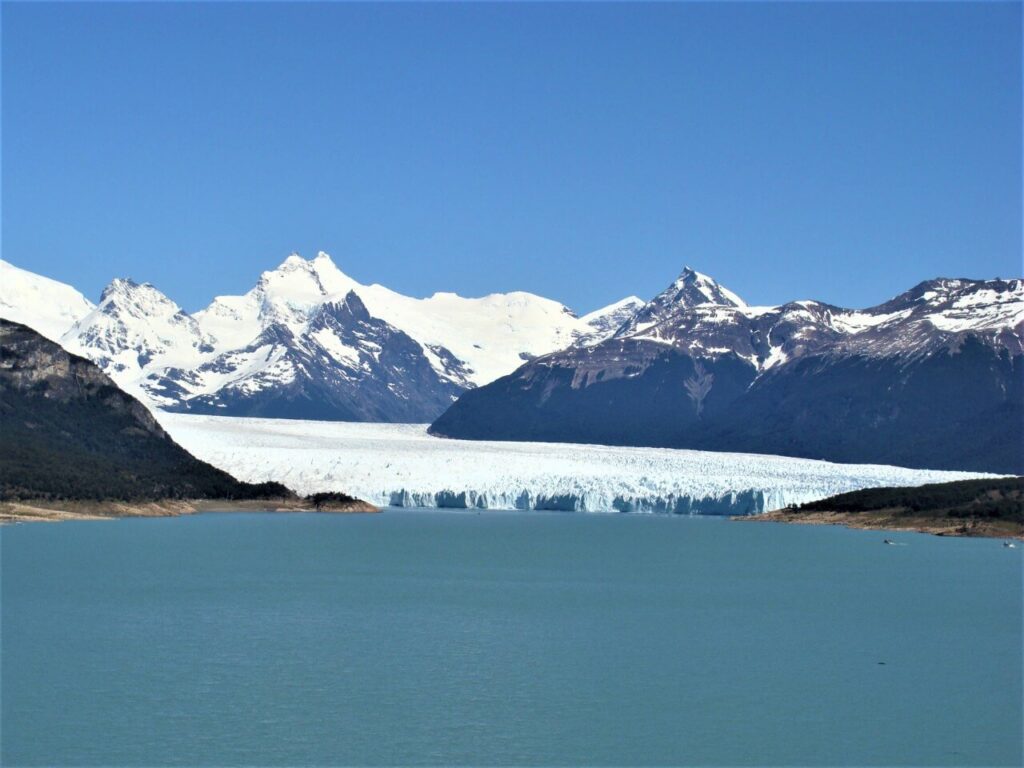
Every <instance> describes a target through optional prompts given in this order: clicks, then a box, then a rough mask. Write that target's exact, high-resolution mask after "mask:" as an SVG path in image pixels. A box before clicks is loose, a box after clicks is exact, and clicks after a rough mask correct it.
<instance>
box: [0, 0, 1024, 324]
mask: <svg viewBox="0 0 1024 768" xmlns="http://www.w3.org/2000/svg"><path fill="white" fill-rule="evenodd" d="M2 14H3V39H2V42H3V53H2V57H3V58H2V65H3V83H2V86H3V95H2V107H3V116H2V117H3V119H2V131H3V134H2V140H3V147H2V149H3V156H2V161H3V166H2V174H3V178H2V182H3V190H2V191H3V212H2V216H3V220H2V225H3V237H2V246H3V256H4V258H6V259H8V260H10V261H11V262H13V263H15V264H17V265H19V266H23V267H25V268H28V269H32V270H35V271H38V272H40V273H42V274H46V275H48V276H51V277H54V278H57V279H60V280H64V281H66V282H70V283H72V284H74V285H75V286H76V287H78V288H79V289H81V290H83V291H84V292H85V293H86V294H87V295H89V296H90V297H91V298H93V299H95V298H96V296H97V295H98V293H99V291H100V290H101V289H102V286H103V285H104V284H105V283H106V282H107V281H108V280H109V279H110V278H112V277H114V276H131V277H134V278H135V279H137V280H140V281H142V280H147V281H150V282H152V283H154V284H155V285H157V286H158V287H159V288H161V289H162V290H163V291H165V292H166V293H167V294H169V295H170V296H171V297H172V298H175V299H176V300H178V301H179V302H180V303H181V304H182V305H183V306H184V307H185V308H186V309H188V310H194V309H198V308H200V307H201V306H203V305H205V304H206V303H207V301H208V300H209V299H210V298H211V297H212V296H213V295H215V294H223V293H239V292H243V291H245V290H247V289H248V288H249V287H251V285H252V284H253V283H254V282H255V280H256V277H257V275H258V273H259V272H260V271H261V270H263V269H268V268H272V267H273V266H275V265H276V264H277V263H279V262H280V261H282V260H283V259H284V257H285V256H286V255H287V254H288V253H289V252H291V251H293V250H297V251H299V252H301V253H303V254H304V255H306V256H312V255H314V254H315V253H316V251H317V250H320V249H323V250H326V251H328V252H330V253H331V254H332V255H333V256H334V257H335V261H336V262H337V263H338V264H339V266H341V267H342V269H344V270H345V271H346V272H348V273H349V274H351V275H352V276H353V277H355V278H356V279H358V280H361V281H363V282H380V283H384V284H386V285H388V286H390V287H392V288H394V289H396V290H400V291H402V292H405V293H410V294H415V295H427V294H430V293H432V292H434V291H437V290H453V291H457V292H459V293H462V294H464V295H481V294H485V293H490V292H494V291H502V290H513V289H521V290H529V291H534V292H536V293H540V294H543V295H546V296H550V297H552V298H555V299H558V300H560V301H563V302H565V303H567V304H568V305H570V306H571V307H573V308H575V309H577V310H578V311H581V312H585V311H589V310H590V309H593V308H595V307H597V306H600V305H602V304H605V303H608V302H610V301H613V300H615V299H617V298H619V297H621V296H623V295H626V294H629V293H635V294H638V295H640V296H643V297H649V296H651V295H653V294H655V293H657V292H658V291H659V290H661V289H662V288H663V287H664V286H665V285H666V284H668V283H669V282H671V280H672V279H673V278H674V277H675V275H676V274H677V273H678V272H679V271H680V269H681V268H682V267H683V265H684V264H690V265H692V266H693V267H695V268H697V269H699V270H700V271H703V272H707V273H709V274H711V275H712V276H714V277H716V278H718V279H719V280H720V281H721V282H723V283H724V284H726V285H728V286H729V287H730V288H732V289H733V290H735V291H736V292H738V293H739V294H740V295H742V296H744V298H746V299H747V300H748V301H750V302H752V303H778V302H782V301H785V300H788V299H796V298H812V297H813V298H819V299H822V300H826V301H831V302H834V303H837V304H843V305H848V306H865V305H869V304H873V303H877V302H879V301H882V300H884V299H886V298H887V297H889V296H891V295H893V294H895V293H897V292H899V291H901V290H903V289H905V288H908V287H910V286H911V285H913V284H914V283H916V282H919V281H920V280H922V279H925V278H928V277H933V276H937V275H948V276H969V277H994V276H997V275H999V276H1003V277H1006V276H1012V275H1020V274H1021V206H1022V199H1021V128H1020V127H1021V42H1020V39H1021V38H1020V35H1021V6H1020V4H1017V3H1006V4H956V3H921V4H907V5H904V4H863V5H846V4H828V3H806V4H804V3H801V4H759V5H745V4H743V5H741V4H728V5H726V4H720V5H704V4H650V5H648V4H640V5H619V4H576V5H562V4H530V5H485V4H474V5H466V4H436V5H435V4H398V5H361V4H293V5H283V4H241V3H239V4H212V3H200V4H190V5H178V4H162V3H161V4H139V5H136V4H103V5H98V4H82V5H78V4H75V5H69V4H46V5H36V4H9V3H8V4H4V6H3V10H2Z"/></svg>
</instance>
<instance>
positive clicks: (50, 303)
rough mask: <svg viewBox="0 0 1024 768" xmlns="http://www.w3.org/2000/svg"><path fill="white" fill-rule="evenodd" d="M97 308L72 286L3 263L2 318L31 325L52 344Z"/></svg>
mask: <svg viewBox="0 0 1024 768" xmlns="http://www.w3.org/2000/svg"><path fill="white" fill-rule="evenodd" d="M92 309H93V304H92V302H91V301H89V300H88V299H86V298H85V297H84V296H83V295H82V294H81V293H79V292H78V291H76V290H75V289H74V288H72V287H71V286H70V285H66V284H64V283H60V282H58V281H56V280H51V279H50V278H48V277H43V276H42V275H37V274H35V273H33V272H29V271H27V270H24V269H19V268H18V267H16V266H14V265H13V264H11V263H10V262H7V261H2V260H0V317H2V318H4V319H5V320H13V321H14V322H16V323H22V324H24V325H27V326H29V327H31V328H33V329H35V330H36V331H38V332H39V333H41V334H42V335H43V336H45V337H46V338H48V339H50V341H59V340H60V337H61V336H62V335H63V334H64V332H65V331H66V330H67V329H68V328H70V327H71V326H72V325H73V324H74V323H75V322H76V321H78V320H80V319H81V318H83V317H85V316H86V315H87V314H89V312H91V311H92Z"/></svg>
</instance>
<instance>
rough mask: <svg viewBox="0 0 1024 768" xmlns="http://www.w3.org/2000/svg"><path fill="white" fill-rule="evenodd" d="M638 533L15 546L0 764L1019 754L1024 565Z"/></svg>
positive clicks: (22, 533) (480, 519)
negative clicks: (1023, 581)
mask: <svg viewBox="0 0 1024 768" xmlns="http://www.w3.org/2000/svg"><path fill="white" fill-rule="evenodd" d="M885 535H886V534H882V533H879V532H870V531H849V530H845V529H841V528H834V527H812V526H786V525H779V524H765V523H753V524H752V523H735V522H729V521H723V520H707V519H696V518H675V517H658V516H639V515H638V516H632V515H573V514H544V513H536V512H532V513H493V512H488V513H483V514H475V513H452V512H448V513H445V512H436V511H434V512H410V511H391V510H389V511H387V512H385V513H384V514H380V515H347V516H346V515H312V514H287V515H284V514H281V515H273V514H208V515H199V516H194V517H182V518H163V519H126V520H118V521H114V522H78V523H59V524H41V523H39V524H31V525H19V526H14V527H6V528H4V529H2V531H0V554H2V558H3V559H2V569H0V574H2V622H3V624H2V678H0V683H2V689H0V692H2V700H0V706H2V718H0V725H2V734H0V748H2V759H3V763H4V764H5V765H19V764H34V765H61V764H66V765H100V764H103V765H138V764H147V765H163V764H180V765H185V764H188V765H231V764H263V765H270V764H277V765H285V764H288V765H295V764H302V765H343V764H345V765H352V764H357V765H359V764H366V765H370V764H373V765H384V764H389V765H390V764H413V763H414V764H439V765H440V764H445V765H451V764H506V765H507V764H520V765H582V764H588V765H622V764H629V765H640V764H643V765H684V764H686V765H694V764H701V765H741V764H749V765H832V764H835V765H1019V764H1020V763H1021V759H1022V755H1021V720H1022V703H1021V702H1022V685H1021V677H1022V664H1021V642H1022V631H1021V592H1022V590H1021V550H1020V549H1016V550H1006V549H1003V548H1002V547H1001V546H1000V544H999V542H995V541H991V540H965V539H957V540H953V539H943V538H937V537H931V536H924V535H915V534H895V535H891V534H890V537H892V538H895V539H896V540H898V541H899V542H901V543H903V544H905V545H906V546H899V547H892V546H886V545H884V544H882V539H883V538H884V537H885Z"/></svg>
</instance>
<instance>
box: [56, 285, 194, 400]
mask: <svg viewBox="0 0 1024 768" xmlns="http://www.w3.org/2000/svg"><path fill="white" fill-rule="evenodd" d="M59 341H60V343H61V345H62V346H63V347H64V348H65V349H67V350H69V351H70V352H74V353H76V354H80V355H82V356H84V357H88V358H89V359H91V360H92V361H93V362H95V363H96V364H97V365H99V366H100V367H101V368H102V369H103V371H104V372H105V373H106V374H107V375H108V376H111V377H112V378H114V379H115V380H116V381H118V383H119V384H120V385H122V387H124V386H125V385H127V388H128V390H129V391H130V393H131V394H132V395H136V396H137V395H139V394H141V393H143V392H144V391H145V389H144V387H143V388H142V389H140V387H141V384H142V382H141V381H140V380H141V379H142V378H143V377H144V376H145V374H146V372H148V371H150V370H159V369H162V368H165V367H168V366H191V365H195V364H196V363H198V362H199V361H200V360H201V359H202V358H203V357H204V356H205V355H208V354H210V353H212V352H213V351H214V346H213V344H214V339H213V338H212V337H211V336H209V335H207V334H204V333H203V332H202V330H201V329H200V328H199V324H198V323H197V322H196V321H195V319H193V318H192V317H190V316H189V315H188V314H186V313H185V312H184V311H182V309H181V307H179V306H178V305H177V304H175V303H174V302H173V301H171V300H170V299H168V298H167V297H166V296H164V295H163V294H162V293H161V292H160V291H158V290H157V289H156V288H154V287H153V286H152V285H149V284H148V283H147V284H143V285H139V284H138V283H136V282H134V281H132V280H124V279H117V280H114V281H112V282H111V283H110V284H109V285H108V286H107V287H106V288H105V289H104V290H103V294H102V295H101V296H100V303H99V304H97V305H96V306H95V307H93V308H92V310H91V311H90V312H89V313H88V314H86V315H85V316H84V317H82V318H80V319H78V320H77V321H76V322H75V323H74V324H73V325H72V326H71V327H70V328H69V329H68V330H67V331H66V332H65V333H64V334H62V335H61V337H60V339H59Z"/></svg>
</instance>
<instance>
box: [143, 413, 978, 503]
mask: <svg viewBox="0 0 1024 768" xmlns="http://www.w3.org/2000/svg"><path fill="white" fill-rule="evenodd" d="M157 417H158V418H159V420H160V422H161V423H162V424H163V426H164V428H165V429H166V430H167V431H168V432H169V433H170V434H171V436H172V437H174V439H175V440H177V441H178V442H179V443H180V444H181V445H182V446H184V447H185V448H186V449H188V450H189V451H191V452H192V453H193V454H194V455H196V456H197V457H199V458H200V459H203V460H204V461H208V462H210V463H211V464H214V465H215V466H218V467H220V468H222V469H224V470H227V471H228V472H231V473H232V474H233V475H235V476H236V477H238V478H239V479H242V480H247V481H251V482H260V481H264V480H279V481H281V482H283V483H285V484H286V485H288V486H289V487H291V488H294V489H295V490H296V491H298V492H299V493H302V494H307V493H314V492H317V491H344V492H346V493H349V494H352V495H354V496H358V497H359V498H362V499H365V500H367V501H370V502H372V503H374V504H377V505H379V506H406V507H460V508H477V509H542V510H566V511H577V512H617V511H618V512H667V513H677V514H711V515H743V514H758V513H761V512H766V511H768V510H771V509H777V508H779V507H784V506H786V505H787V504H799V503H803V502H807V501H814V500H816V499H821V498H824V497H827V496H832V495H834V494H837V493H843V492H845V491H853V490H858V489H860V488H869V487H878V486H894V485H921V484H924V483H934V482H946V481H950V480H963V479H969V478H975V477H986V475H981V474H978V473H970V472H942V471H933V470H917V469H904V468H900V467H891V466H883V465H873V464H833V463H831V462H827V461H815V460H811V459H796V458H789V457H784V456H764V455H755V454H741V453H712V452H706V451H690V450H674V449H669V448H630V447H613V446H603V445H579V444H569V443H522V442H496V441H493V442H492V441H471V440H450V439H445V438H436V437H432V436H430V435H428V434H427V425H425V424H373V423H350V422H325V421H292V420H284V419H255V418H232V417H224V416H196V415H190V414H176V413H175V414H172V413H165V412H158V413H157Z"/></svg>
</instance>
